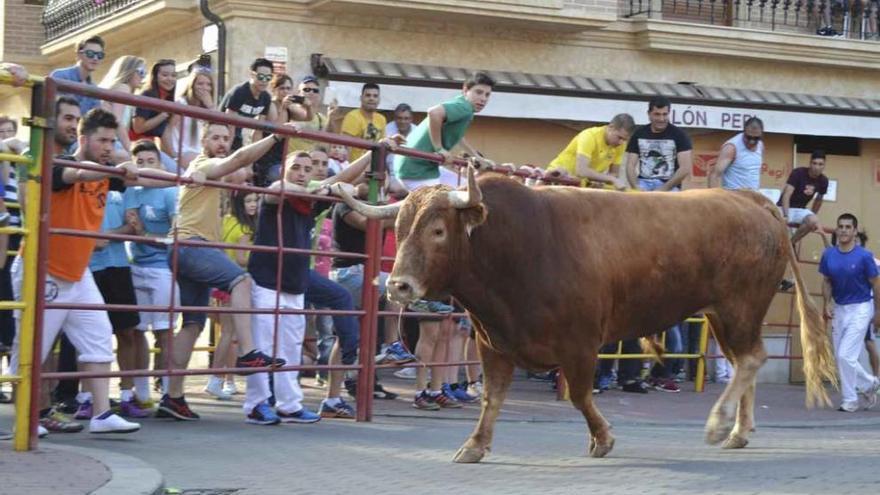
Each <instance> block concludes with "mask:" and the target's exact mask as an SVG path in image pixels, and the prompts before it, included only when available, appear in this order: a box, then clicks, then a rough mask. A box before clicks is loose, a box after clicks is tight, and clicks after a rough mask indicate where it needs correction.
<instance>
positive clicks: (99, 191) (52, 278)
mask: <svg viewBox="0 0 880 495" xmlns="http://www.w3.org/2000/svg"><path fill="white" fill-rule="evenodd" d="M65 101H66V100H61V102H60V104H57V105H56V113H59V114H61V115H67V114H68V112H67V110H70V109H72V108H73V105H71V104H70V103H69V102H68V103H64V102H65ZM65 105H66V108H65ZM76 108H77V112H76V114H77V116H78V115H79V112H78V106H77V107H76ZM117 126H118V124H117V121H116V117H114V116H113V114H112V113H110V112H107V111H105V110H102V109H100V108H96V109H93V110H92V111H90V112H89V113H87V114H86V115H85V117H84V118H83V119H82V120H81V121H80V122H79V138H78V139H79V150H78V151H77V154H76V156H64V155H61V156H60V158H65V159H68V160H79V161H86V160H88V161H90V162H97V163H108V162H109V159H110V156H111V154H112V151H113V146H114V143H115V142H116V129H117ZM93 164H94V163H93ZM114 169H115V170H118V171H122V172H123V173H124V177H125V179H126V180H128V181H133V180H136V179H137V170H136V169H135V168H134V165H133V164H131V163H130V162H125V163H122V164H119V165H117V166H115V167H110V166H108V168H107V170H108V172H109V171H111V170H114ZM108 172H99V171H92V170H83V169H74V168H64V167H55V168H54V169H53V170H52V190H51V194H52V209H51V211H50V218H49V227H50V228H68V229H77V230H86V231H92V232H98V231H99V230H100V228H101V222H102V220H103V218H104V207H105V205H104V198H105V197H106V195H107V192H108V191H109V190H111V189H116V190H121V189H124V188H125V184H124V183H123V182H122V181H121V180H119V179H116V178H114V179H110V177H111V176H112V175H111V174H110V173H108ZM94 247H95V239H92V238H88V237H70V236H58V235H53V236H49V243H48V246H47V249H48V256H47V272H48V273H47V275H46V284H45V288H44V291H45V292H44V297H45V299H46V302H50V303H64V304H98V305H103V304H104V299H103V298H102V297H101V292H100V291H99V290H98V287H97V286H96V285H95V281H94V279H93V278H92V274H91V271H89V268H88V266H89V258H90V257H91V255H92V251H93V250H94ZM23 262H24V261H23V260H22V259H21V257H20V256H19V258H18V259H17V260H16V264H15V266H14V267H13V274H12V276H13V287H14V289H15V292H16V298H17V299H19V300H20V298H21V287H22V275H23V274H22V269H21V268H22V264H23ZM27 262H33V261H32V260H28V261H27ZM16 324H17V326H19V330H20V319H19V318H18V316H17V317H16ZM62 328H63V329H64V333H65V334H66V335H67V337H68V339H70V342H71V343H72V344H73V346H74V347H75V348H76V350H77V352H78V354H79V358H78V360H79V369H80V370H81V371H85V372H91V373H106V372H108V371H110V365H111V363H112V362H113V360H114V356H113V337H112V336H113V328H112V327H111V325H110V320H109V318H108V316H107V312H106V311H96V310H71V309H50V310H47V311H46V312H45V313H44V315H43V328H42V332H43V333H42V344H43V346H42V349H41V350H40V352H41V355H40V357H39V361H37V359H36V357H35V359H34V361H35V362H38V363H42V362H44V361H45V360H46V358H47V357H48V355H49V351H50V350H51V349H52V346H53V345H54V344H55V338H56V337H57V336H58V333H59V332H60V331H61V330H62ZM19 340H20V331H19V332H16V338H15V344H14V347H15V350H14V351H13V359H12V365H11V368H12V369H13V371H12V373H13V374H15V372H16V371H15V370H17V367H18V358H19V356H18V346H19ZM109 386H110V380H109V379H108V378H88V379H84V380H83V387H84V389H86V390H87V391H89V392H91V393H92V397H93V407H94V411H95V412H96V414H95V415H94V416H93V417H92V418H91V420H90V422H89V432H90V433H130V432H134V431H137V430H139V429H140V425H139V424H138V423H133V422H129V421H126V420H125V419H123V418H121V417H119V416H118V415H116V414H113V412H112V411H111V410H110V398H109V388H110V387H109ZM41 399H42V398H41Z"/></svg>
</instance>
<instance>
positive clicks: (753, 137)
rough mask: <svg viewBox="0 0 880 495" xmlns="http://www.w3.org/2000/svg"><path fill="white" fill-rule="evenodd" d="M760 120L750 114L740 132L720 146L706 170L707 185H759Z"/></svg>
mask: <svg viewBox="0 0 880 495" xmlns="http://www.w3.org/2000/svg"><path fill="white" fill-rule="evenodd" d="M763 134H764V123H763V122H761V119H759V118H758V117H750V118H749V119H748V120H746V122H745V125H744V126H743V132H741V133H739V134H737V135H736V136H733V137H732V138H730V139H729V140H728V141H727V142H725V143H724V145H723V146H722V147H721V153H719V155H718V161H717V162H716V163H715V168H714V169H713V170H712V173H711V174H709V187H718V186H719V185H720V186H721V187H722V188H724V189H728V190H738V189H749V190H752V191H757V190H758V188H760V187H761V165H762V163H763V162H764V143H763V142H762V139H763Z"/></svg>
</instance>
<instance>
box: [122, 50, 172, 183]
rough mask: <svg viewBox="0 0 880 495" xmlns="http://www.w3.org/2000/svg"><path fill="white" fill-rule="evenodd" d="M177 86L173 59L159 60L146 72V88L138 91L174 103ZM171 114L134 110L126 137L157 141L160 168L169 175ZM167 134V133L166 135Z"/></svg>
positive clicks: (170, 167)
mask: <svg viewBox="0 0 880 495" xmlns="http://www.w3.org/2000/svg"><path fill="white" fill-rule="evenodd" d="M176 87H177V70H176V63H175V62H174V60H170V59H161V60H159V61H157V62H156V63H155V64H153V67H152V68H151V69H150V77H148V78H147V83H146V87H145V88H144V89H143V90H142V91H141V92H140V94H141V96H149V97H151V98H159V99H161V100H167V101H174V90H175V88H176ZM171 119H172V115H171V114H170V113H167V112H159V111H156V110H153V109H150V108H143V107H138V108H137V109H135V112H134V117H133V118H132V119H131V128H130V129H129V133H128V138H129V139H130V140H131V141H137V140H140V139H149V140H151V141H154V142H155V141H156V140H157V139H158V140H159V143H158V144H159V145H160V146H159V148H160V149H161V150H162V166H163V167H164V168H165V169H166V170H168V171H169V172H177V163H176V162H175V161H174V159H173V158H171V156H170V154H169V153H173V150H172V149H171V128H172V127H173V126H169V125H168V124H169V123H170V122H171ZM166 133H167V134H166Z"/></svg>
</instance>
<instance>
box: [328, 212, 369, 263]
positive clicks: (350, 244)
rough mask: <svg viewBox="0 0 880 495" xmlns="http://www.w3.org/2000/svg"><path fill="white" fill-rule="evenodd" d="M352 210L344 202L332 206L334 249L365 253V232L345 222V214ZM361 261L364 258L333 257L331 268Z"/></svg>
mask: <svg viewBox="0 0 880 495" xmlns="http://www.w3.org/2000/svg"><path fill="white" fill-rule="evenodd" d="M353 211H354V210H352V209H351V207H350V206H348V205H347V204H345V203H336V204H335V205H334V206H333V244H335V247H336V249H337V250H339V251H345V252H347V253H366V252H367V235H366V233H365V232H364V231H363V230H358V229H357V228H355V227H352V226H351V225H349V224H347V223H345V216H346V215H348V214H349V213H352V212H353ZM363 262H364V260H362V259H358V258H333V268H344V267H347V266H354V265H360V264H363Z"/></svg>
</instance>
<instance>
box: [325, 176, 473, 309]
mask: <svg viewBox="0 0 880 495" xmlns="http://www.w3.org/2000/svg"><path fill="white" fill-rule="evenodd" d="M474 173H475V172H474V169H473V167H468V173H467V175H468V184H467V190H465V191H455V190H452V189H451V188H450V187H448V186H433V187H424V188H421V189H418V190H416V191H414V192H413V193H412V194H410V195H409V196H408V197H407V198H406V200H405V201H403V202H402V203H396V204H392V205H385V206H372V205H368V204H365V203H361V202H360V201H357V200H356V199H354V198H353V197H352V196H351V194H349V193H348V192H347V191H346V190H345V189H342V188H339V189H337V191H338V193H339V195H340V196H342V199H343V200H345V202H346V203H347V204H348V205H349V206H351V208H352V209H353V210H355V211H357V212H358V213H361V214H362V215H364V216H366V217H367V218H376V219H387V218H394V217H397V223H396V225H395V230H396V234H397V257H396V258H395V261H394V270H393V271H392V272H391V277H389V278H388V296H389V298H390V299H391V300H392V301H395V302H398V303H401V304H406V303H409V302H412V301H415V300H417V299H422V298H425V297H427V298H431V299H435V298H440V297H443V296H445V295H448V293H449V290H450V285H451V281H452V276H453V275H454V274H455V272H456V270H461V269H463V262H464V261H465V260H466V257H467V256H468V254H467V253H468V252H469V250H468V246H467V243H468V241H469V237H470V233H471V231H472V230H473V229H474V228H475V227H477V226H478V225H480V224H481V223H483V221H484V220H485V219H486V208H485V206H484V205H483V203H482V198H483V195H482V192H481V191H480V188H479V186H478V185H477V181H476V179H475V177H474Z"/></svg>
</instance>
